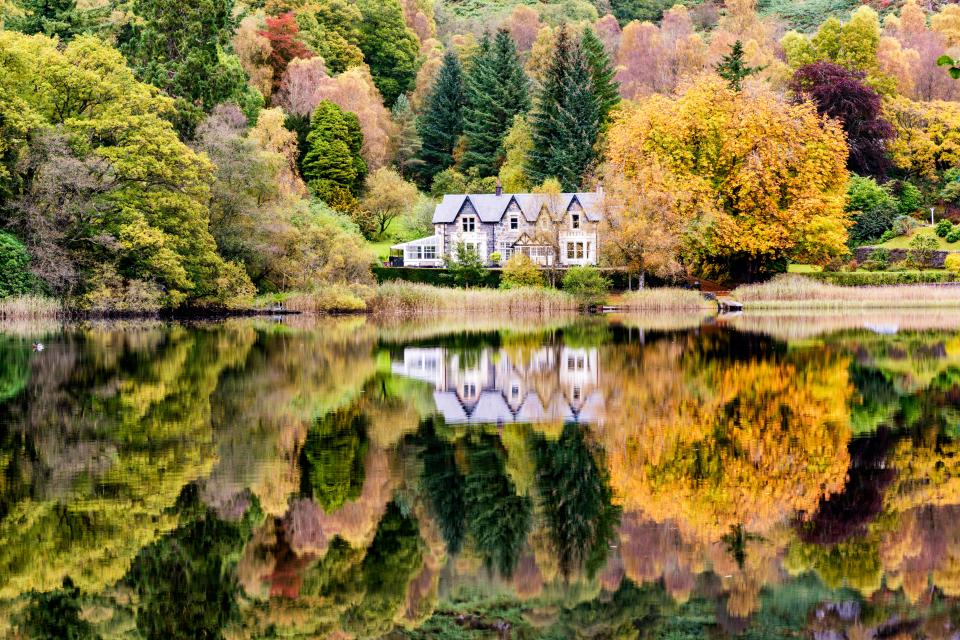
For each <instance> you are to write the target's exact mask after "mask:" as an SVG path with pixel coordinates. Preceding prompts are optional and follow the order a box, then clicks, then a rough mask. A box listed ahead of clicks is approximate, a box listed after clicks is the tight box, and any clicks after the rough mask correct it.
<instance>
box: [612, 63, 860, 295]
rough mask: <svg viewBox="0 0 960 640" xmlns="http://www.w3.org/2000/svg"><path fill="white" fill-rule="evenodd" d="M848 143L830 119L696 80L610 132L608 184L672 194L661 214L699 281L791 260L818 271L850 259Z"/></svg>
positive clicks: (647, 104)
mask: <svg viewBox="0 0 960 640" xmlns="http://www.w3.org/2000/svg"><path fill="white" fill-rule="evenodd" d="M846 160H847V146H846V141H845V139H844V135H843V131H842V129H841V127H840V125H839V124H838V123H836V122H833V121H829V120H824V119H822V118H820V117H819V116H818V115H817V113H816V110H815V109H814V108H813V107H812V106H811V105H809V104H801V105H792V104H788V103H786V102H785V101H784V100H783V99H781V98H779V97H777V96H776V95H774V94H773V93H772V92H770V91H768V90H765V89H762V88H760V87H752V88H750V89H749V90H745V91H743V92H734V91H731V90H730V89H729V88H728V87H727V86H726V84H725V83H724V82H723V81H722V80H720V79H719V78H716V77H704V78H702V79H700V81H699V82H697V83H696V84H695V85H693V86H691V87H690V88H688V89H687V91H686V92H685V93H684V94H682V95H681V96H680V97H678V98H675V99H672V98H667V97H664V96H653V97H651V98H648V99H646V100H644V101H642V102H641V103H640V104H639V105H638V107H637V108H636V109H634V110H632V111H630V112H627V113H626V114H625V115H623V116H622V117H621V118H620V119H619V120H618V121H617V122H616V123H615V124H614V126H613V127H612V128H611V130H610V134H609V150H608V153H607V162H608V165H609V166H610V167H611V172H612V173H613V175H614V177H620V178H622V179H624V180H626V181H628V182H632V183H633V184H634V185H635V186H636V188H637V189H640V190H641V191H642V189H643V188H644V186H643V182H644V181H645V179H646V177H647V174H648V168H649V167H658V170H659V171H662V178H659V179H658V181H657V183H656V187H655V188H657V189H663V190H664V191H665V192H666V193H670V194H672V195H673V197H672V199H671V201H670V202H668V203H664V204H665V205H666V206H667V209H666V210H665V213H664V216H666V217H674V218H676V219H677V220H678V221H679V224H680V225H682V228H683V232H684V241H685V242H684V245H685V246H684V250H683V255H684V257H685V259H686V261H687V263H688V264H691V265H693V266H695V267H699V268H700V270H701V271H702V272H703V274H704V275H705V276H708V277H709V276H714V277H721V278H722V277H730V276H734V277H753V276H757V275H759V274H760V273H761V272H762V270H763V269H765V268H769V267H770V266H771V265H775V264H777V263H778V261H779V262H780V263H781V264H782V263H783V262H784V261H785V260H787V259H793V260H804V261H810V262H816V263H825V262H827V261H829V260H831V259H833V258H835V257H837V256H841V255H843V254H844V253H845V252H846V246H845V242H846V238H847V233H846V229H847V227H848V226H849V220H848V216H847V214H846V213H845V212H844V202H845V194H846V181H847V170H846Z"/></svg>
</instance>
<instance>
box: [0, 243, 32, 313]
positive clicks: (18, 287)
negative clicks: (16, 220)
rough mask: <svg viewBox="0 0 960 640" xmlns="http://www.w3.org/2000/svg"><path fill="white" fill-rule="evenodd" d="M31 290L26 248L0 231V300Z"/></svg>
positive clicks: (28, 257) (28, 259)
mask: <svg viewBox="0 0 960 640" xmlns="http://www.w3.org/2000/svg"><path fill="white" fill-rule="evenodd" d="M32 289H33V277H32V276H31V275H30V256H29V255H28V254H27V248H26V247H25V246H24V245H23V243H22V242H20V241H19V240H17V238H16V237H14V236H12V235H10V234H9V233H6V232H4V231H0V299H3V298H6V297H8V296H17V295H22V294H24V293H29V292H30V291H31V290H32Z"/></svg>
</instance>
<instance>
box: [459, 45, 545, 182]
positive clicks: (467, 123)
mask: <svg viewBox="0 0 960 640" xmlns="http://www.w3.org/2000/svg"><path fill="white" fill-rule="evenodd" d="M529 109H530V90H529V81H528V80H527V76H526V74H525V73H524V71H523V66H522V64H521V63H520V56H519V55H518V53H517V47H516V45H515V44H514V42H513V38H511V37H510V34H509V32H507V31H505V30H503V29H501V30H500V31H498V32H497V36H496V39H495V40H493V42H491V41H490V38H489V36H484V39H483V41H482V42H481V43H480V48H479V50H478V51H477V53H476V54H475V55H474V57H473V60H472V61H471V64H470V70H469V73H468V74H467V78H466V108H465V109H464V117H463V133H464V137H465V139H466V152H465V153H464V155H463V161H462V164H463V167H464V169H471V168H476V169H477V172H478V174H479V175H480V176H481V177H489V176H493V175H496V173H497V171H498V170H499V169H500V166H501V165H502V164H503V160H504V157H505V151H504V147H503V142H504V139H505V138H506V136H507V133H508V132H509V127H510V125H511V124H512V123H513V119H514V117H515V116H516V115H517V114H521V113H526V112H527V111H528V110H529Z"/></svg>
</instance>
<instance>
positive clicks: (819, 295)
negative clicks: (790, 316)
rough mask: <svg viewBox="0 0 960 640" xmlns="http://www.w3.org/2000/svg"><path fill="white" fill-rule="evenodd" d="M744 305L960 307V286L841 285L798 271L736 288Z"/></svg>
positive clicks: (818, 307)
mask: <svg viewBox="0 0 960 640" xmlns="http://www.w3.org/2000/svg"><path fill="white" fill-rule="evenodd" d="M731 297H732V298H733V299H735V300H737V301H739V302H742V303H743V305H744V308H745V309H748V310H749V309H857V308H860V309H867V308H890V309H897V308H924V307H929V308H936V307H960V287H954V286H936V285H929V284H915V285H902V286H886V287H885V286H870V287H841V286H837V285H832V284H826V283H823V282H817V281H815V280H812V279H810V278H805V277H803V276H797V275H787V276H780V277H778V278H774V279H773V280H770V281H769V282H764V283H762V284H753V285H746V286H742V287H739V288H737V289H736V290H735V291H734V292H733V293H732V294H731Z"/></svg>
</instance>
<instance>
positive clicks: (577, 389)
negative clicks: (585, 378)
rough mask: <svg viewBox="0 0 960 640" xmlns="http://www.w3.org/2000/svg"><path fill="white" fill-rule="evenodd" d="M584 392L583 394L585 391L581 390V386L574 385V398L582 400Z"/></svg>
mask: <svg viewBox="0 0 960 640" xmlns="http://www.w3.org/2000/svg"><path fill="white" fill-rule="evenodd" d="M582 394H583V392H582V391H581V389H580V387H574V388H573V399H574V400H580V396H581V395H582Z"/></svg>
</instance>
